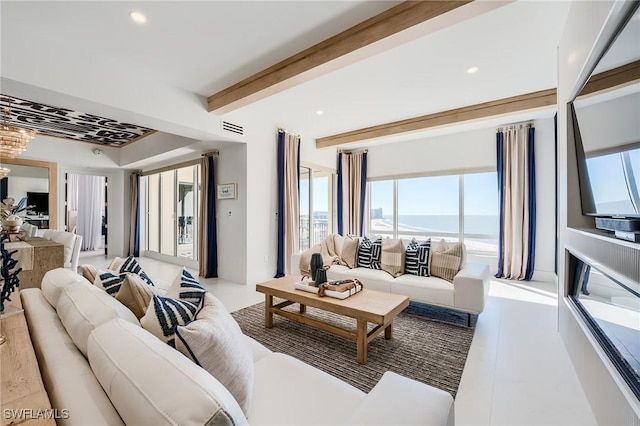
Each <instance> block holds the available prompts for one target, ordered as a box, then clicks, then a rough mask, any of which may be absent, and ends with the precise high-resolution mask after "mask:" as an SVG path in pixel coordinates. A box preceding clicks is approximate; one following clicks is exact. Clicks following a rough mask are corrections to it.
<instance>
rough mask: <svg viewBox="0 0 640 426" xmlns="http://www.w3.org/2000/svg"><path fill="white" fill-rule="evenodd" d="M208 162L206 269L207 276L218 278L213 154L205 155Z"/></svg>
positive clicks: (205, 275) (205, 236)
mask: <svg viewBox="0 0 640 426" xmlns="http://www.w3.org/2000/svg"><path fill="white" fill-rule="evenodd" d="M205 161H206V163H207V170H206V172H207V173H206V179H207V182H208V184H207V186H206V188H207V201H206V209H207V210H206V212H205V220H206V221H207V227H206V231H207V232H206V235H204V238H205V242H206V246H207V249H206V259H205V264H206V270H205V274H204V277H205V278H218V235H217V226H216V179H215V164H214V158H213V156H212V155H208V156H206V157H205Z"/></svg>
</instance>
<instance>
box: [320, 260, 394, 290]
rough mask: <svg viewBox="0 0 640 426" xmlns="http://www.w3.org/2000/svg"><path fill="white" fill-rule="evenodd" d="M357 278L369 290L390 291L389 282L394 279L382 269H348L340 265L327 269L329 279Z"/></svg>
mask: <svg viewBox="0 0 640 426" xmlns="http://www.w3.org/2000/svg"><path fill="white" fill-rule="evenodd" d="M351 278H358V279H359V280H360V281H362V283H363V284H364V288H368V289H371V290H378V291H384V292H387V293H390V292H391V283H392V282H393V280H394V279H397V278H393V277H392V276H391V275H389V274H388V273H386V272H385V271H382V270H376V269H369V268H354V269H349V268H348V267H346V266H342V265H332V266H331V268H329V270H328V271H327V279H329V280H347V279H351Z"/></svg>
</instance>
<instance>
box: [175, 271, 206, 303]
mask: <svg viewBox="0 0 640 426" xmlns="http://www.w3.org/2000/svg"><path fill="white" fill-rule="evenodd" d="M206 292H207V290H206V289H205V288H204V287H202V285H201V284H200V283H199V282H198V280H196V279H195V278H193V275H191V274H190V273H189V271H187V270H186V269H184V268H183V269H182V271H181V272H180V273H179V274H178V275H177V276H176V278H175V279H174V280H173V283H172V284H171V287H169V290H167V294H166V295H165V296H166V297H172V298H175V299H180V300H186V301H187V302H191V303H193V304H195V305H196V306H200V305H201V303H202V299H203V298H204V294H205V293H206Z"/></svg>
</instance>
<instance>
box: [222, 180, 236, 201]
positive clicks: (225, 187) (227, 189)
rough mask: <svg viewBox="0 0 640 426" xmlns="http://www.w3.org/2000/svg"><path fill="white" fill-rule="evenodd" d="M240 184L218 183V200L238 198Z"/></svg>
mask: <svg viewBox="0 0 640 426" xmlns="http://www.w3.org/2000/svg"><path fill="white" fill-rule="evenodd" d="M237 188H238V184H236V183H223V184H220V185H218V200H235V199H236V198H238V191H237Z"/></svg>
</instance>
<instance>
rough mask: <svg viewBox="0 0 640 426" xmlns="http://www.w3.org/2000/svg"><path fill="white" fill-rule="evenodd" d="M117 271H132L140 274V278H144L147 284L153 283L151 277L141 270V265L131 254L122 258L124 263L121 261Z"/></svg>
mask: <svg viewBox="0 0 640 426" xmlns="http://www.w3.org/2000/svg"><path fill="white" fill-rule="evenodd" d="M118 271H119V272H121V273H122V272H131V273H134V274H136V275H140V278H142V279H143V280H145V281H146V282H147V284H149V285H153V281H151V278H149V275H147V274H146V273H145V272H144V271H143V270H142V267H141V266H140V264H139V263H138V260H137V259H136V258H135V257H133V256H129V257H127V258H126V259H125V260H124V263H122V265H121V266H120V269H119V270H118Z"/></svg>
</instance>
